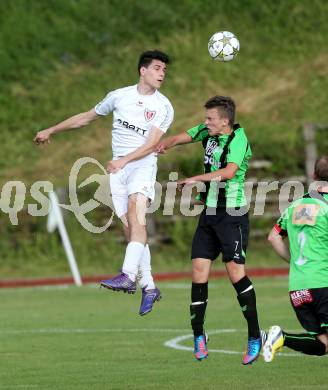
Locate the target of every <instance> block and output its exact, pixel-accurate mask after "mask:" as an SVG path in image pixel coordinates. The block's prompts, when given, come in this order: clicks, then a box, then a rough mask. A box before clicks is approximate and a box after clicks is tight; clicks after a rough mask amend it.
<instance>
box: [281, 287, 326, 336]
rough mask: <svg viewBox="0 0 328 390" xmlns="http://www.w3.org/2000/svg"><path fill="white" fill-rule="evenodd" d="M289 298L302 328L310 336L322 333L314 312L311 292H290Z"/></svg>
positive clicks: (313, 298)
mask: <svg viewBox="0 0 328 390" xmlns="http://www.w3.org/2000/svg"><path fill="white" fill-rule="evenodd" d="M289 298H290V302H291V304H292V307H293V309H294V311H295V314H296V317H297V319H298V321H299V323H300V324H301V325H302V327H303V328H304V329H305V330H306V331H307V332H309V333H312V334H320V333H322V328H321V326H320V320H319V318H318V316H317V314H316V311H315V305H314V300H315V297H314V296H313V293H312V290H310V289H303V290H298V291H290V292H289Z"/></svg>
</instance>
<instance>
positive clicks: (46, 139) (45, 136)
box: [33, 130, 51, 145]
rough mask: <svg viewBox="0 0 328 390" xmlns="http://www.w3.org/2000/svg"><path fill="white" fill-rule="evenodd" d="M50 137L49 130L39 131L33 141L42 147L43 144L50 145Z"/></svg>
mask: <svg viewBox="0 0 328 390" xmlns="http://www.w3.org/2000/svg"><path fill="white" fill-rule="evenodd" d="M50 135H51V132H50V131H49V130H42V131H39V132H38V133H37V135H36V136H35V138H34V140H33V141H34V142H35V143H36V144H37V145H41V144H44V143H48V144H50Z"/></svg>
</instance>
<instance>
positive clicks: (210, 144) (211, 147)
mask: <svg viewBox="0 0 328 390" xmlns="http://www.w3.org/2000/svg"><path fill="white" fill-rule="evenodd" d="M222 151H223V149H222V148H221V146H218V143H217V142H216V141H214V140H208V141H207V144H206V148H205V156H204V165H207V164H209V165H215V166H216V167H217V168H220V166H221V163H220V161H219V160H220V157H221V154H222Z"/></svg>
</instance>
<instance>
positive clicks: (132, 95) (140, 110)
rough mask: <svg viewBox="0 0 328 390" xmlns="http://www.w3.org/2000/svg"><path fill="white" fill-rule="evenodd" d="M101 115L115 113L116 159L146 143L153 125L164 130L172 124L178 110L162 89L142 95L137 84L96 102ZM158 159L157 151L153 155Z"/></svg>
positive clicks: (116, 91) (114, 145)
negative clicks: (161, 91)
mask: <svg viewBox="0 0 328 390" xmlns="http://www.w3.org/2000/svg"><path fill="white" fill-rule="evenodd" d="M95 111H96V113H97V114H98V115H108V114H110V113H111V112H113V131H112V148H113V158H114V159H117V158H119V157H122V156H125V155H127V154H129V153H131V152H134V151H135V150H136V149H137V148H139V147H140V146H142V145H143V144H145V143H146V141H147V139H148V137H149V134H150V130H151V128H152V127H153V126H154V127H157V128H158V129H160V130H162V131H163V133H165V132H166V131H167V129H168V128H169V127H170V125H171V123H172V121H173V116H174V111H173V107H172V105H171V103H170V101H169V100H168V99H167V98H166V97H165V96H164V95H163V94H161V93H160V92H159V91H157V90H156V91H155V92H154V93H153V94H152V95H140V94H139V92H138V90H137V85H133V86H130V87H125V88H120V89H116V90H114V91H112V92H109V93H108V95H107V96H106V97H105V98H104V99H103V100H102V101H101V102H100V103H98V104H97V105H96V107H95ZM150 158H151V159H156V155H155V154H154V153H152V154H151V156H150Z"/></svg>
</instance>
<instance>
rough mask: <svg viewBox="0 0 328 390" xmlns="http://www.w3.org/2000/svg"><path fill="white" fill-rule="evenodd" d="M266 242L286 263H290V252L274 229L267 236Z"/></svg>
mask: <svg viewBox="0 0 328 390" xmlns="http://www.w3.org/2000/svg"><path fill="white" fill-rule="evenodd" d="M268 241H269V242H270V244H271V245H272V248H273V250H274V251H275V252H276V253H277V254H278V255H279V256H280V257H281V258H282V259H284V260H285V261H287V263H289V261H290V252H289V248H288V246H287V245H286V243H285V241H284V237H282V236H281V235H280V234H279V233H278V232H277V231H276V229H275V228H272V230H271V232H270V233H269V236H268Z"/></svg>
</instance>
